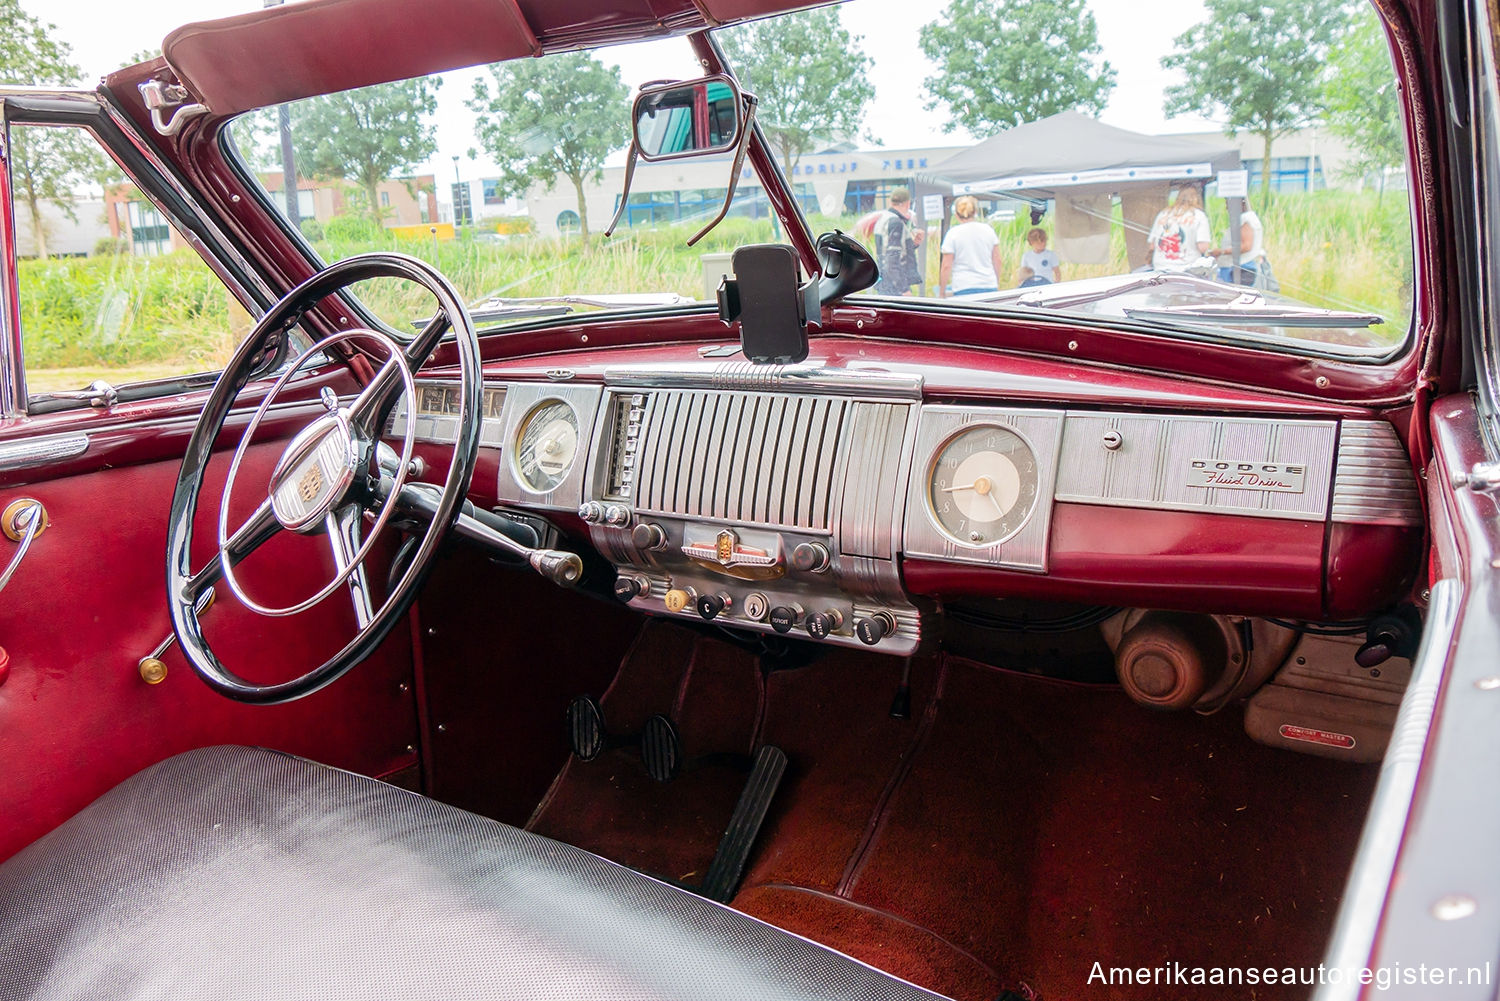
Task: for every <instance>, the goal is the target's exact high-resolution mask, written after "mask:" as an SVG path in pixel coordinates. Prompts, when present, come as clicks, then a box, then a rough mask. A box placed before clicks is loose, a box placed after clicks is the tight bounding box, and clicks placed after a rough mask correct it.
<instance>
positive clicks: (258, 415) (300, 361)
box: [167, 253, 483, 705]
mask: <svg viewBox="0 0 1500 1001" xmlns="http://www.w3.org/2000/svg"><path fill="white" fill-rule="evenodd" d="M369 278H401V279H405V280H408V281H411V282H415V283H416V284H417V285H419V286H421V287H422V288H424V289H426V290H427V291H428V292H430V293H432V295H433V296H434V297H436V299H437V303H438V308H437V311H436V313H434V314H433V317H432V318H431V319H430V320H428V321H427V323H426V324H425V325H424V326H423V328H422V329H421V330H420V331H419V332H418V333H417V335H416V337H415V338H413V339H412V340H411V341H410V342H408V343H406V344H404V345H402V344H398V343H397V342H396V341H395V340H394V339H393V338H391V337H390V336H388V335H386V334H384V333H381V332H379V331H375V330H371V329H368V328H363V327H361V328H354V329H348V330H341V331H339V332H337V333H335V334H332V335H330V336H328V337H325V338H323V339H322V340H320V341H318V342H317V343H315V344H314V345H313V346H312V347H310V348H308V349H307V350H306V351H304V352H302V353H301V354H300V355H298V356H297V358H296V359H294V360H293V361H292V362H291V363H290V364H289V365H288V366H286V367H285V369H284V370H283V372H282V374H281V375H280V377H279V378H278V379H277V380H276V382H275V383H274V384H273V385H272V387H271V389H270V391H269V392H268V393H267V394H266V396H265V398H264V399H263V400H262V401H261V403H260V406H259V407H258V408H257V409H256V411H255V414H254V416H253V417H252V418H251V420H250V424H249V426H247V427H246V429H245V430H244V432H243V433H242V434H241V435H240V442H239V446H238V448H237V449H236V450H235V454H234V459H233V461H232V462H231V463H230V467H229V473H228V475H227V478H226V481H225V484H224V492H223V501H222V503H221V505H220V510H219V519H218V522H219V531H218V547H217V552H216V554H215V556H214V558H213V559H211V560H210V561H209V562H208V563H207V564H206V565H205V566H203V567H202V568H201V569H199V570H198V571H197V572H196V573H195V572H193V571H192V568H191V566H190V562H189V560H190V553H191V550H192V541H193V519H194V516H195V514H196V512H197V506H198V495H199V492H200V491H201V490H202V487H203V479H204V474H205V472H206V470H207V467H208V463H209V459H210V458H211V456H212V454H213V451H214V444H215V442H216V441H217V439H218V438H219V435H220V432H221V430H222V429H223V426H224V420H225V418H226V417H227V416H228V414H229V410H230V407H231V406H232V405H233V404H234V401H235V398H236V397H237V396H238V395H239V393H240V391H241V390H242V389H243V388H244V387H245V384H246V382H247V381H248V380H249V379H250V377H251V376H252V375H254V374H255V372H256V371H257V369H258V368H260V367H261V366H262V365H263V364H264V360H265V357H266V355H267V352H268V351H273V350H275V349H276V347H277V345H278V344H279V343H280V342H281V338H284V337H285V336H286V333H287V331H289V330H290V329H291V327H292V326H294V325H295V324H296V323H297V322H299V321H300V319H301V318H302V315H303V313H304V312H306V311H307V310H308V309H310V308H312V307H313V306H314V305H315V304H316V303H317V302H319V301H320V300H322V299H324V298H325V297H327V296H329V295H331V294H333V293H335V292H337V291H339V290H340V289H343V288H345V287H346V286H348V285H350V284H353V283H354V282H359V281H364V280H366V279H369ZM450 329H451V330H452V331H453V333H454V335H455V337H456V338H457V341H458V355H459V367H460V376H459V413H458V440H457V441H456V443H455V444H454V446H453V457H452V460H451V462H450V463H449V466H448V476H447V479H446V480H445V481H444V483H443V486H442V490H441V492H440V493H439V494H438V496H437V499H436V501H435V502H434V501H433V500H432V499H431V498H430V497H426V498H424V502H423V503H422V504H420V505H413V506H412V507H411V510H413V511H417V512H420V513H424V514H430V516H431V517H430V520H429V523H428V525H427V528H426V531H425V532H424V533H423V534H422V535H421V541H420V543H419V544H417V545H416V546H415V548H414V551H413V555H412V557H411V560H410V562H409V563H408V564H407V566H406V569H405V570H404V571H403V572H402V574H401V577H400V579H399V580H398V581H397V582H396V583H395V585H394V586H393V587H392V588H391V590H390V593H389V594H388V595H387V597H386V600H385V602H384V604H382V605H381V606H380V607H379V608H378V609H375V608H372V607H371V603H370V602H371V599H370V590H369V581H368V577H367V575H366V573H365V568H364V560H365V557H366V556H367V555H368V554H369V552H370V550H371V548H372V546H373V544H374V542H375V541H376V539H377V538H378V536H379V533H380V530H381V528H382V527H384V525H385V524H386V521H387V520H388V519H389V518H390V516H391V513H392V512H393V511H394V510H396V508H397V507H398V504H399V501H400V497H401V494H402V488H403V486H404V485H405V482H406V476H407V472H408V470H409V468H410V465H411V451H412V441H413V432H414V429H415V427H416V421H415V420H408V421H407V422H406V434H405V437H404V439H403V441H402V452H401V455H400V456H399V457H398V456H396V455H395V453H394V451H393V450H392V449H390V448H389V447H388V446H387V445H385V444H384V443H383V442H381V441H380V438H381V431H382V427H383V425H384V423H385V419H386V417H387V415H388V414H389V413H390V412H391V407H392V405H393V403H394V402H395V399H396V393H397V392H398V391H399V392H400V393H401V394H403V395H404V396H405V398H406V402H407V407H406V410H407V413H409V414H415V412H416V400H415V399H414V396H415V388H414V384H413V380H412V373H413V372H415V371H416V370H418V369H420V368H421V366H422V363H423V362H425V361H426V360H427V359H428V358H429V357H430V356H431V355H432V353H433V352H434V351H435V350H436V349H437V347H438V345H439V343H440V342H441V341H442V339H443V336H444V335H445V334H446V333H447V332H448V331H449V330H450ZM356 340H359V341H365V342H374V343H378V344H380V345H382V346H384V348H385V349H386V352H387V357H386V361H385V363H384V364H383V365H382V366H381V368H380V369H379V370H378V371H377V372H376V374H375V377H374V378H373V379H371V380H370V382H369V384H368V385H366V386H365V387H364V389H363V390H362V391H361V392H360V393H359V395H358V396H357V397H356V398H355V399H354V400H353V401H352V402H350V403H348V404H347V405H346V404H344V403H343V402H341V401H340V400H339V399H338V397H337V396H336V395H335V394H334V393H333V391H332V390H331V389H328V388H326V387H325V388H324V390H323V395H322V401H323V405H324V412H323V413H321V414H319V415H318V416H317V417H315V418H314V419H312V420H311V421H310V422H309V423H308V425H307V426H306V427H305V428H303V429H302V430H301V431H300V432H299V433H298V434H297V435H296V436H294V437H293V438H292V439H291V441H290V443H288V444H287V445H286V447H285V449H284V450H283V452H282V455H281V458H280V459H279V460H278V461H277V463H276V465H275V468H274V471H273V472H272V474H271V479H270V483H269V484H268V487H267V490H266V498H265V500H263V501H261V502H260V504H259V505H258V506H257V507H256V509H255V512H254V513H253V514H251V515H250V517H249V518H248V519H246V520H245V522H244V523H243V524H241V525H239V526H238V527H237V528H235V529H234V530H233V531H230V530H229V528H230V526H229V523H228V514H229V503H230V497H231V494H232V493H233V489H234V481H235V478H236V475H237V474H238V472H239V467H240V462H241V460H242V459H243V457H244V455H245V451H246V449H247V447H248V446H249V444H250V442H251V440H252V439H253V438H254V435H255V431H256V429H257V428H258V427H259V426H260V424H261V422H262V421H263V420H264V418H265V417H266V414H267V413H268V412H269V409H270V407H271V404H272V402H273V401H274V400H275V399H276V397H277V396H278V395H279V394H280V393H281V391H282V389H283V388H284V387H285V386H286V385H287V383H288V382H289V381H290V380H291V379H292V378H293V377H294V376H295V375H296V374H297V373H298V372H299V371H300V370H302V369H303V368H305V367H306V366H307V365H308V364H309V363H310V362H311V361H312V360H314V359H315V358H318V357H319V356H320V355H321V353H322V352H323V351H324V350H326V349H327V348H329V347H332V346H333V345H335V344H337V343H342V342H347V341H356ZM482 394H483V379H482V377H481V374H480V366H479V339H478V337H477V336H476V335H475V333H474V323H473V321H472V320H471V319H470V318H469V313H468V310H467V309H466V308H465V306H464V302H463V299H462V298H460V296H459V294H458V292H457V291H456V290H455V289H454V288H453V286H452V284H451V283H450V282H449V281H448V280H447V279H446V278H444V277H443V276H442V275H441V274H440V273H438V272H437V271H436V270H435V269H434V268H432V267H431V266H430V265H428V264H427V263H426V262H424V261H420V260H418V259H416V258H414V257H407V256H405V255H402V254H387V253H373V254H361V255H358V256H355V257H351V258H348V259H347V260H343V261H340V262H338V263H337V264H333V265H330V266H329V267H327V268H325V269H324V270H322V271H320V272H318V273H317V274H316V275H314V276H313V277H311V278H309V279H308V280H307V281H305V282H303V283H302V284H301V285H298V286H297V287H296V288H294V289H292V291H291V292H289V293H287V295H286V296H285V297H284V298H283V299H282V300H281V301H280V302H278V303H277V304H276V305H275V306H273V307H272V308H271V309H270V311H269V312H267V313H266V315H265V316H264V317H263V318H262V319H261V321H260V323H258V324H257V325H256V327H255V329H254V330H253V331H252V332H251V333H250V336H249V337H247V338H246V339H245V341H244V343H242V344H241V345H240V347H239V350H237V351H236V352H235V355H234V357H233V358H232V359H231V360H230V362H229V365H228V366H227V367H226V368H225V370H224V373H223V375H221V376H220V377H219V381H218V382H217V383H215V385H214V388H213V391H212V392H211V393H210V394H209V398H208V402H207V403H206V404H205V405H204V408H203V413H202V414H201V415H200V416H199V418H198V423H197V425H196V426H195V427H194V428H193V433H192V437H191V438H189V440H188V446H187V455H186V456H185V457H184V458H183V461H182V470H181V472H179V473H178V476H177V488H176V490H175V492H174V493H173V494H172V509H171V514H170V522H169V524H168V526H167V603H168V607H169V608H170V611H171V616H172V628H173V630H174V631H175V632H176V634H177V639H178V641H179V642H180V643H181V644H182V650H183V653H184V654H185V655H186V657H187V660H188V663H189V664H190V665H192V667H193V670H194V671H196V672H197V673H198V674H199V676H201V677H202V678H203V680H204V681H206V682H207V683H208V684H209V686H210V687H212V688H213V689H214V690H215V691H217V692H219V693H220V694H222V695H226V696H228V697H229V698H231V699H235V700H238V701H240V702H251V703H257V704H261V705H270V704H274V703H278V702H289V701H291V700H292V699H297V698H301V697H302V696H304V695H310V694H311V693H313V692H315V691H317V690H318V689H320V688H322V687H323V686H324V685H327V684H329V683H330V682H332V681H334V680H335V679H337V678H338V677H340V676H341V675H342V674H344V672H346V671H348V670H349V669H350V668H351V667H353V666H354V665H355V664H357V663H359V662H360V661H361V660H363V659H364V658H365V657H366V656H368V655H369V654H370V653H371V652H372V651H373V650H374V649H375V648H376V647H377V646H378V645H379V644H380V642H381V641H382V640H384V639H385V637H386V636H387V635H388V634H389V633H390V631H391V629H392V628H394V626H395V625H396V623H397V622H399V621H400V620H401V618H402V616H403V615H405V613H406V611H407V609H408V608H410V607H411V603H412V601H413V600H415V598H416V595H417V592H418V591H419V590H420V589H421V586H422V583H423V581H425V580H426V577H427V573H428V571H429V570H430V569H431V568H432V563H433V560H434V557H435V556H436V555H437V552H438V547H439V545H440V544H441V543H442V541H443V539H444V537H445V536H446V535H447V534H448V532H449V531H450V530H451V529H452V527H453V525H454V523H455V522H456V521H457V519H458V515H459V512H460V510H461V507H462V504H463V501H464V495H465V494H466V493H467V492H468V489H469V481H470V480H471V479H472V478H473V475H474V464H475V461H476V460H477V457H478V452H479V434H480V401H481V399H482ZM367 516H373V518H374V524H373V527H372V528H371V530H370V531H369V532H368V533H366V532H365V531H364V522H365V519H366V517H367ZM283 531H291V532H299V533H302V534H305V535H316V534H326V535H327V537H328V541H329V545H330V547H331V549H332V550H333V562H334V566H335V568H336V573H335V575H334V577H333V579H332V580H330V581H329V582H328V583H327V584H326V585H324V586H323V587H322V588H321V589H320V590H319V591H318V592H317V593H316V594H314V595H312V596H310V597H308V598H306V599H304V600H302V601H300V602H297V603H296V604H293V605H290V606H286V607H273V606H270V605H266V604H262V603H261V602H258V601H256V600H255V599H253V598H251V597H250V596H249V594H248V593H247V592H246V591H245V588H244V587H243V586H242V585H241V583H240V581H239V579H238V577H237V576H236V575H235V572H234V568H235V566H236V565H237V564H238V563H239V562H240V561H241V560H243V559H244V558H245V557H246V556H248V555H250V553H252V552H254V551H255V550H256V549H257V548H259V547H260V546H261V545H263V544H265V543H266V542H267V541H268V540H270V539H271V538H272V537H274V536H276V535H278V534H279V533H281V532H283ZM221 580H222V581H223V582H224V583H225V584H226V585H227V586H228V587H229V588H230V590H231V591H233V592H234V594H235V596H236V597H237V598H238V599H239V600H240V601H241V602H242V603H243V604H245V606H246V607H248V608H250V609H252V610H254V611H256V612H258V613H260V614H262V615H268V616H286V615H292V614H295V613H297V612H301V611H303V610H305V609H307V608H310V607H312V606H313V605H314V604H317V603H318V602H320V601H322V600H324V599H325V598H327V597H328V596H329V595H331V594H332V593H333V592H334V591H336V590H338V589H339V588H340V587H343V588H345V589H346V590H347V592H348V594H349V597H350V600H351V601H352V602H353V604H354V613H355V619H356V621H357V622H358V625H359V630H358V632H357V633H356V634H355V635H354V638H353V639H351V640H350V641H349V642H348V643H347V644H346V645H345V646H344V647H343V649H341V650H339V651H338V653H336V654H334V655H333V657H332V658H330V659H329V660H328V661H327V662H326V663H324V664H322V665H320V666H318V667H316V668H314V669H312V670H311V671H308V672H307V673H306V674H304V675H302V676H300V677H298V678H293V679H292V680H290V681H283V682H279V683H276V684H266V685H261V684H255V683H252V682H249V681H246V680H245V679H243V678H241V677H239V676H237V675H235V674H234V673H232V672H231V671H230V670H229V669H228V668H226V667H225V666H224V665H223V664H222V663H220V661H219V659H218V657H216V656H215V655H214V652H213V650H212V649H210V648H209V645H208V641H207V640H206V639H205V638H204V636H203V629H202V625H201V623H200V622H199V614H200V611H201V610H202V609H203V608H204V607H206V603H207V599H208V598H209V597H210V595H211V593H212V588H213V586H214V585H215V584H217V583H219V582H220V581H221Z"/></svg>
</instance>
